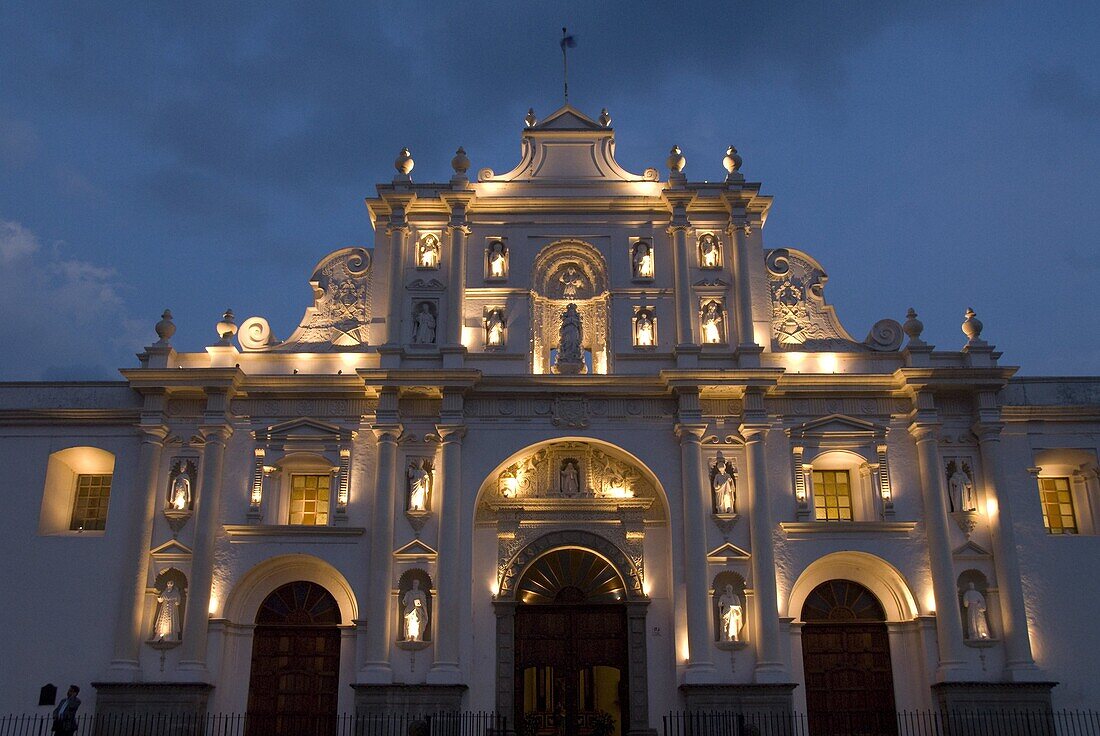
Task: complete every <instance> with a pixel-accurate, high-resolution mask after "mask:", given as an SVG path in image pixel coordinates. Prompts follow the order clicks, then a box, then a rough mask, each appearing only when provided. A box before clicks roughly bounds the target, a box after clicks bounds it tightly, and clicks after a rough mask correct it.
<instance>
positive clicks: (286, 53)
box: [0, 0, 1100, 379]
mask: <svg viewBox="0 0 1100 736" xmlns="http://www.w3.org/2000/svg"><path fill="white" fill-rule="evenodd" d="M562 25H568V26H569V28H570V32H572V33H575V34H576V36H577V39H578V46H577V48H576V49H573V50H572V51H571V52H570V54H571V56H570V101H571V102H572V103H573V104H575V105H576V106H577V107H579V108H581V109H582V110H585V111H587V112H588V113H589V114H591V115H593V116H595V115H598V114H599V111H600V108H601V107H605V106H606V107H607V108H609V110H610V111H611V114H612V116H613V118H614V126H615V130H616V135H617V140H618V149H617V154H618V158H619V160H620V161H621V162H622V163H623V164H624V165H626V166H627V167H628V168H630V169H632V170H635V171H641V170H642V169H643V168H645V167H646V166H657V167H659V168H660V169H661V170H662V171H663V170H664V167H663V162H664V159H665V157H666V156H667V153H668V149H669V147H670V146H671V145H672V144H674V143H676V144H679V145H680V146H681V147H682V148H683V150H684V153H685V155H686V156H687V160H688V165H687V170H686V173H687V174H688V176H689V178H691V179H692V180H703V179H718V178H720V177H721V176H722V175H723V174H724V172H723V169H722V164H721V161H722V156H723V153H724V150H725V147H726V146H727V145H729V144H730V143H732V144H734V145H736V146H737V148H738V149H739V151H740V153H741V154H742V156H743V157H744V160H745V164H744V167H743V169H742V170H743V172H744V173H745V174H746V176H747V177H748V178H749V179H750V180H756V181H762V182H763V183H764V191H765V192H767V193H769V194H772V195H774V196H775V206H774V207H773V209H772V212H771V216H770V218H769V220H768V224H767V228H766V229H765V240H766V243H767V244H768V245H769V246H770V247H779V246H784V245H786V246H792V247H797V248H800V249H803V250H806V251H808V252H809V253H811V254H813V255H814V256H815V257H817V258H818V259H819V260H820V261H821V262H822V263H823V265H824V266H825V268H826V270H827V271H828V272H829V274H830V280H829V285H828V288H827V290H826V297H827V298H828V299H829V301H830V302H831V303H832V304H833V305H835V306H836V308H837V311H838V313H839V315H840V317H841V319H842V320H843V322H844V323H845V325H846V326H847V327H848V329H849V330H850V331H851V332H852V333H853V334H854V335H856V336H857V337H862V336H863V335H864V334H866V332H867V330H868V328H869V327H870V325H871V324H872V323H873V322H875V321H876V320H877V319H880V318H882V317H893V318H894V319H898V320H899V321H900V320H903V319H904V315H905V310H906V308H907V307H909V306H914V307H916V309H917V311H918V312H919V313H920V316H921V319H922V320H923V321H924V323H925V325H926V330H925V334H924V337H925V339H927V340H928V341H929V342H932V343H934V344H936V345H937V346H939V347H940V348H944V349H958V348H959V347H961V346H962V344H963V343H964V341H965V338H964V337H963V335H962V333H961V331H960V330H959V324H960V323H961V322H962V319H963V312H964V310H965V309H966V307H968V306H973V307H974V309H975V310H977V312H978V316H979V317H980V318H981V319H982V320H983V321H984V322H985V325H986V329H985V333H984V334H983V337H985V338H986V339H988V340H989V341H991V342H993V343H995V344H996V345H997V346H998V347H999V348H1000V349H1002V350H1004V352H1005V355H1004V358H1003V361H1002V362H1004V363H1006V364H1011V365H1020V366H1022V372H1023V373H1026V374H1033V375H1034V374H1080V373H1091V374H1100V347H1098V344H1097V339H1096V335H1097V327H1096V325H1097V317H1098V316H1100V308H1098V307H1097V304H1098V297H1097V293H1098V287H1097V282H1098V281H1100V258H1098V257H1097V256H1098V254H1100V176H1098V173H1097V172H1098V171H1100V6H1098V5H1096V4H1095V3H1079V4H1063V3H1016V4H993V3H976V2H957V1H954V2H945V3H936V2H922V3H912V4H895V3H886V2H867V3H863V2H845V3H816V2H809V3H792V2H785V3H776V2H759V3H755V2H735V3H731V2H727V3H714V4H706V3H677V4H661V5H658V4H656V3H654V4H643V3H637V2H625V3H611V2H601V3H591V2H585V3H575V4H572V5H571V6H570V5H566V4H562V3H555V4H553V5H551V4H538V5H537V6H536V5H535V4H533V3H516V2H506V3H500V4H495V5H487V4H485V5H476V6H475V5H470V6H468V5H467V4H466V3H447V4H444V3H438V4H432V3H411V2H398V3H392V4H386V5H369V6H368V4H367V3H364V2H345V3H308V4H307V3H280V2H264V3H258V2H254V3H225V2H217V3H206V2H188V3H133V4H131V5H123V4H118V3H68V2H66V3H54V2H40V1H36V2H31V1H30V0H22V1H19V0H17V1H15V2H5V3H3V4H0V38H2V39H3V43H0V174H2V175H0V345H2V346H3V350H2V351H0V379H41V378H45V379H60V378H64V379H77V378H86V379H101V378H115V377H117V373H116V372H115V369H116V368H118V367H130V366H134V365H136V360H135V359H134V357H133V354H134V353H135V352H137V351H139V350H140V349H141V347H142V346H143V345H147V344H149V343H150V342H152V341H153V340H154V339H155V335H154V333H153V324H154V323H155V322H156V321H157V319H158V318H159V316H160V312H161V310H162V309H163V308H164V307H165V306H168V307H171V308H172V310H173V311H174V312H175V316H176V323H177V325H178V326H179V331H178V333H177V335H176V338H175V340H174V343H175V345H176V347H177V349H185V350H197V349H201V348H202V347H203V346H205V345H208V344H210V343H211V342H212V341H213V340H214V339H215V333H214V324H215V322H216V321H217V319H218V317H219V316H220V313H221V311H222V310H223V309H224V308H225V307H226V306H231V307H232V308H233V309H234V311H235V312H236V313H237V315H238V317H239V318H241V319H243V318H244V317H247V316H250V315H254V314H259V315H263V316H266V317H267V318H268V319H269V320H270V321H271V323H272V326H273V328H274V329H275V331H276V333H277V334H279V335H280V336H285V335H287V334H289V333H290V332H291V331H292V329H293V328H294V326H295V325H296V324H297V320H298V319H299V317H300V316H301V314H302V310H303V309H304V307H305V306H306V305H307V304H308V303H309V301H310V291H309V288H308V286H307V284H306V279H307V278H308V276H309V274H310V269H311V268H312V267H313V266H314V264H315V263H316V262H317V261H318V260H319V259H320V258H321V257H322V256H323V255H324V254H325V253H327V252H328V251H330V250H333V249H335V248H337V247H342V246H346V245H352V244H365V245H370V244H372V242H373V235H372V233H371V230H370V223H369V220H368V218H367V213H366V209H365V208H364V206H363V204H362V199H363V197H364V196H367V195H370V194H371V193H372V192H373V186H374V183H375V182H378V181H388V180H389V179H390V178H392V176H393V168H392V162H393V159H394V156H395V155H396V153H397V152H398V150H399V149H400V148H401V147H402V146H408V147H409V148H410V149H411V150H412V152H413V156H414V158H415V160H416V168H415V170H414V171H413V178H414V179H415V180H417V181H433V180H434V181H442V180H446V179H447V178H449V176H450V173H451V171H450V167H449V162H450V159H451V156H452V155H453V154H454V150H455V148H456V147H457V146H459V145H462V146H464V147H465V148H466V151H467V152H468V154H469V156H470V159H471V160H472V162H473V169H474V170H476V169H478V168H481V167H486V166H488V167H491V168H493V169H495V170H497V171H501V170H507V169H509V168H511V166H512V165H513V164H514V163H515V162H516V161H517V160H518V155H519V135H520V131H521V128H522V119H523V115H524V113H525V112H526V110H527V108H528V107H530V106H533V107H534V108H535V110H536V112H538V113H540V114H541V115H546V114H548V113H549V112H551V111H552V110H554V109H555V108H557V107H558V106H559V105H560V104H561V54H560V51H559V48H558V39H559V37H560V33H561V26H562Z"/></svg>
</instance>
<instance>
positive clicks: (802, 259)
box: [765, 248, 904, 352]
mask: <svg viewBox="0 0 1100 736" xmlns="http://www.w3.org/2000/svg"><path fill="white" fill-rule="evenodd" d="M765 263H766V265H767V273H768V285H769V289H770V292H771V301H772V347H773V349H775V350H806V351H829V352H854V351H859V350H868V349H869V350H877V351H891V350H897V349H898V348H900V347H901V342H902V339H903V337H904V333H903V332H902V329H901V324H899V323H898V322H896V321H895V320H892V319H884V320H879V321H878V322H876V323H875V325H874V326H873V327H872V328H871V332H870V333H869V334H868V335H867V339H865V340H864V341H863V342H862V343H860V342H857V341H856V340H855V339H854V338H853V337H852V336H851V335H850V334H848V331H847V330H845V329H844V326H843V325H841V324H840V320H839V319H838V318H837V316H836V311H835V310H834V309H833V307H831V306H830V305H828V304H826V303H825V282H826V281H828V279H829V277H828V275H827V274H826V273H825V271H824V269H822V267H821V265H820V264H819V263H818V262H817V261H815V260H814V259H813V258H811V257H810V256H808V255H807V254H805V253H803V252H801V251H797V250H793V249H788V248H777V249H775V250H769V251H767V253H766V259H765Z"/></svg>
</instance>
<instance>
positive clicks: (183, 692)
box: [0, 105, 1100, 734]
mask: <svg viewBox="0 0 1100 736" xmlns="http://www.w3.org/2000/svg"><path fill="white" fill-rule="evenodd" d="M614 148H615V137H614V129H613V127H612V124H611V119H610V116H609V115H608V114H607V112H606V111H604V112H603V114H601V115H600V116H599V117H598V118H596V119H592V118H590V117H588V116H586V115H584V114H583V113H581V112H580V111H578V110H576V109H574V108H573V107H571V106H568V105H566V106H565V107H562V108H561V109H559V110H557V111H556V112H554V113H553V114H552V115H550V116H549V117H547V118H545V119H542V120H540V119H537V118H536V116H535V115H534V113H533V112H532V113H529V114H528V117H527V119H526V121H525V128H524V130H523V133H522V155H521V160H520V162H519V163H518V164H517V165H516V167H515V168H513V169H512V170H511V171H508V172H505V173H497V172H494V171H492V170H489V169H482V170H480V171H478V172H476V174H475V173H474V172H472V171H471V170H470V161H469V160H468V158H467V157H466V154H465V153H464V152H463V151H462V150H461V149H459V151H458V153H457V154H456V156H455V158H454V160H453V161H452V166H453V169H454V176H453V177H452V178H451V179H450V181H448V182H443V183H421V182H417V181H414V180H413V175H412V171H413V159H412V157H411V154H410V153H409V152H408V151H407V150H404V151H402V152H401V154H400V156H399V157H398V158H397V160H396V161H395V169H396V174H395V176H394V178H393V181H392V182H390V183H386V184H381V185H379V186H378V187H377V193H376V195H375V196H372V197H370V198H369V199H368V200H367V202H366V205H367V209H368V211H369V215H370V219H371V223H372V225H373V226H374V228H375V230H376V233H377V235H376V239H375V246H374V248H373V249H370V248H345V249H342V250H338V251H336V252H333V253H331V254H329V255H327V256H326V257H325V258H323V259H322V260H321V262H320V263H318V264H317V266H316V268H315V269H314V271H313V272H312V274H311V275H310V278H309V284H310V286H311V287H312V291H313V304H312V306H309V307H308V308H306V310H305V315H304V317H303V319H302V321H301V324H300V325H299V327H298V328H297V329H296V330H295V331H294V333H293V334H292V335H291V336H290V337H289V338H287V339H285V340H280V339H278V338H276V337H275V335H274V334H273V330H272V328H271V326H270V325H269V324H268V322H267V321H266V320H265V319H264V318H263V317H250V318H247V319H243V320H240V321H238V319H237V318H236V317H235V316H234V315H233V314H232V312H228V311H227V312H226V313H225V314H224V315H223V317H222V319H221V320H220V321H218V322H217V325H216V327H215V330H211V336H212V338H213V339H212V341H211V344H210V346H209V347H208V348H206V350H205V351H202V352H195V353H184V352H177V351H176V350H175V349H174V348H173V346H172V337H173V335H174V333H175V330H176V326H175V324H174V323H173V322H172V318H171V315H170V313H168V312H166V313H165V315H164V318H163V319H162V320H161V321H160V322H159V323H158V324H157V325H156V333H157V337H158V339H157V340H156V341H155V342H153V343H152V344H151V345H149V346H148V347H147V348H146V349H145V350H144V351H143V352H142V353H141V355H140V356H139V358H140V364H139V365H138V367H134V368H127V369H124V370H122V376H123V377H124V380H123V381H120V382H110V383H63V384H0V457H2V458H3V460H4V462H3V465H4V467H6V468H7V469H8V472H9V473H10V474H11V475H9V481H10V482H9V484H8V493H7V494H6V497H7V502H8V503H9V504H11V505H12V506H13V507H14V508H13V509H11V510H10V511H9V513H7V514H5V515H4V520H3V525H4V526H3V529H4V534H3V535H2V537H0V539H2V541H0V544H2V545H4V547H5V558H6V559H8V560H9V565H7V566H6V569H5V571H4V573H3V574H4V576H5V578H4V589H5V590H8V591H16V590H18V591H20V593H19V594H18V595H17V596H13V597H12V598H11V599H10V603H11V604H14V605H11V606H10V608H9V613H8V614H7V622H6V623H7V625H6V627H5V628H6V631H7V632H8V637H7V638H8V641H7V642H6V643H5V645H4V652H5V659H7V660H9V661H10V662H18V663H19V666H17V667H12V666H9V667H7V668H5V670H4V672H3V673H2V674H0V682H2V686H0V699H2V700H3V703H2V707H3V708H4V709H5V710H7V711H9V712H12V711H16V712H21V711H27V710H30V709H32V707H33V701H34V699H35V697H36V694H37V688H38V687H39V686H40V685H41V684H43V683H45V682H47V681H51V680H52V681H55V682H57V681H59V680H64V681H65V683H66V684H67V683H68V682H69V681H72V682H77V683H81V684H84V685H93V686H92V687H88V688H87V689H86V690H85V693H87V694H88V695H91V697H90V698H88V699H86V702H87V700H91V701H93V702H92V704H91V705H92V707H93V708H94V709H95V710H96V711H97V712H104V713H108V712H211V713H214V712H219V713H226V712H233V713H245V712H263V713H286V714H326V713H351V712H360V713H365V712H403V713H404V712H430V711H436V710H485V711H496V712H498V713H501V714H504V715H506V716H507V717H508V718H509V719H511V720H512V722H513V723H515V724H532V728H533V729H534V730H535V732H537V731H538V729H539V728H545V729H551V728H552V727H553V724H554V723H555V721H554V719H555V718H557V719H559V721H558V722H560V719H562V718H565V719H566V720H567V721H568V722H569V723H573V724H576V729H577V730H576V731H575V732H578V733H580V732H584V731H585V728H588V727H589V726H591V724H592V723H594V722H595V721H594V720H593V719H596V718H598V717H600V714H601V712H602V713H606V714H608V715H609V716H610V717H611V719H612V720H613V721H614V732H615V733H616V734H626V733H642V732H647V731H651V730H652V729H653V728H654V727H655V726H657V725H659V723H660V718H661V716H662V715H663V714H665V713H667V712H668V711H670V710H680V709H684V708H706V709H730V710H745V711H758V712H789V711H791V710H793V711H796V712H805V713H808V714H809V716H810V718H811V724H812V723H813V719H814V717H815V714H817V715H820V714H822V713H826V712H834V713H835V712H841V713H845V712H850V713H853V714H859V713H874V714H878V715H882V716H884V717H891V716H892V714H894V713H895V712H898V711H902V710H917V709H933V708H936V709H966V708H974V707H981V708H997V707H1009V706H1011V707H1021V706H1026V707H1035V708H1049V707H1051V705H1053V706H1055V707H1059V708H1061V707H1067V708H1083V707H1090V706H1092V707H1095V705H1096V704H1097V702H1100V685H1098V684H1097V682H1096V680H1095V678H1094V677H1091V676H1090V675H1089V673H1090V670H1091V665H1090V663H1089V662H1088V661H1085V659H1084V658H1083V657H1081V656H1080V653H1081V652H1087V651H1089V650H1092V649H1095V648H1096V646H1097V645H1098V643H1100V636H1098V634H1097V633H1096V629H1095V626H1094V623H1093V622H1092V621H1090V620H1089V616H1088V611H1089V609H1090V606H1095V603H1096V594H1095V593H1094V592H1090V588H1089V586H1088V585H1087V584H1082V581H1087V580H1088V579H1090V577H1091V576H1092V575H1094V574H1095V573H1097V572H1100V555H1098V554H1097V552H1098V551H1100V546H1098V542H1097V539H1098V538H1097V536H1096V535H1097V534H1098V533H1100V480H1098V475H1097V468H1098V465H1097V452H1098V446H1100V379H1047V378H1020V377H1017V376H1015V372H1016V371H1015V369H1014V368H1011V367H1006V366H1003V365H1001V364H1000V363H999V358H1000V353H999V352H998V351H997V349H996V348H995V347H994V346H993V345H991V344H990V343H988V342H987V341H986V340H985V339H984V337H983V325H982V323H981V322H980V321H979V319H978V317H977V315H975V314H974V313H973V311H970V310H967V311H966V314H965V321H964V322H963V325H962V328H963V334H961V335H960V339H959V346H958V347H957V348H946V349H939V348H936V347H934V346H932V345H930V344H928V343H926V342H925V341H923V340H922V339H921V334H922V329H923V326H922V324H921V322H920V320H919V318H918V317H917V315H916V313H915V312H913V311H912V310H910V313H909V314H908V316H907V317H906V318H905V319H904V320H903V321H895V320H892V319H883V320H881V321H879V322H878V323H876V324H874V325H873V326H871V327H870V328H869V331H868V333H867V336H866V338H864V339H860V338H859V337H858V336H853V335H852V334H851V333H849V332H848V331H847V330H846V329H845V327H844V326H843V325H842V324H841V322H840V320H839V319H838V317H837V314H836V313H835V311H834V310H833V308H832V307H831V306H830V305H829V303H828V302H827V301H826V299H825V294H824V287H825V283H826V279H827V277H826V273H825V271H824V269H823V267H822V265H821V264H820V263H819V262H818V261H817V260H816V259H815V258H814V257H813V256H811V255H809V254H808V253H805V252H802V251H800V250H796V249H794V248H788V247H775V248H769V247H767V246H766V245H765V243H764V238H763V233H764V227H765V224H766V222H767V218H768V214H769V209H770V207H771V203H772V200H771V198H770V197H769V196H767V195H766V194H763V193H762V192H761V186H760V185H759V184H757V183H753V182H751V181H747V180H746V179H745V177H744V176H743V174H742V173H741V167H742V161H741V158H740V156H739V155H738V153H737V151H736V150H735V149H734V148H732V147H731V148H730V149H729V150H728V151H727V152H726V155H725V158H724V160H723V164H724V166H725V169H726V172H727V173H726V176H725V179H724V180H722V181H713V182H709V183H707V182H698V181H689V180H688V178H687V176H686V174H685V171H686V159H685V156H684V154H683V153H682V152H681V151H680V150H679V149H678V148H673V149H672V151H671V153H670V155H669V157H668V160H667V161H666V162H665V166H663V167H662V169H663V170H662V171H658V169H656V168H651V169H646V170H645V171H644V172H643V173H641V174H636V173H632V172H630V171H627V170H625V169H624V168H623V167H622V166H620V165H619V164H618V163H617V162H616V161H615V157H614ZM964 306H965V305H964ZM962 313H963V310H962V309H960V315H962ZM212 321H213V320H212ZM215 333H216V334H215ZM13 634H14V636H13ZM288 673H291V674H290V675H288ZM585 724H588V726H586V725H585Z"/></svg>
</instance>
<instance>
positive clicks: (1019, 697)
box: [932, 682, 1058, 715]
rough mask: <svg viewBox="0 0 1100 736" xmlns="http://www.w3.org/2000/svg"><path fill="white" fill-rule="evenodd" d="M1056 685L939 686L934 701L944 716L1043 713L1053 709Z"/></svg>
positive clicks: (1050, 683)
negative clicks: (1052, 701) (1052, 696)
mask: <svg viewBox="0 0 1100 736" xmlns="http://www.w3.org/2000/svg"><path fill="white" fill-rule="evenodd" d="M1057 684H1058V683H1056V682H939V683H936V684H935V685H933V686H932V698H933V700H935V702H936V706H937V707H938V708H939V710H940V711H942V712H943V713H946V714H949V715H954V714H960V713H978V714H983V715H990V714H997V713H1006V714H1016V713H1024V712H1026V713H1040V714H1043V715H1049V714H1050V713H1051V712H1052V710H1053V708H1052V706H1051V703H1050V691H1051V690H1052V689H1053V688H1054V686H1055V685H1057Z"/></svg>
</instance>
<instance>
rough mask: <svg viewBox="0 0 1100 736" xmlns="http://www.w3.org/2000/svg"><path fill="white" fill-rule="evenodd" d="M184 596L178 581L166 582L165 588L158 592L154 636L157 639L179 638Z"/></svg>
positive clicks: (169, 639)
mask: <svg viewBox="0 0 1100 736" xmlns="http://www.w3.org/2000/svg"><path fill="white" fill-rule="evenodd" d="M182 602H183V598H182V596H181V595H180V592H179V591H178V590H176V581H174V580H168V581H166V582H165V583H164V590H162V591H160V592H158V593H157V606H158V607H157V617H156V620H155V621H154V622H153V636H154V638H155V639H156V640H157V641H165V640H168V641H173V640H178V639H180V637H181V636H182V631H181V629H180V604H181V603H182Z"/></svg>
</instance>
